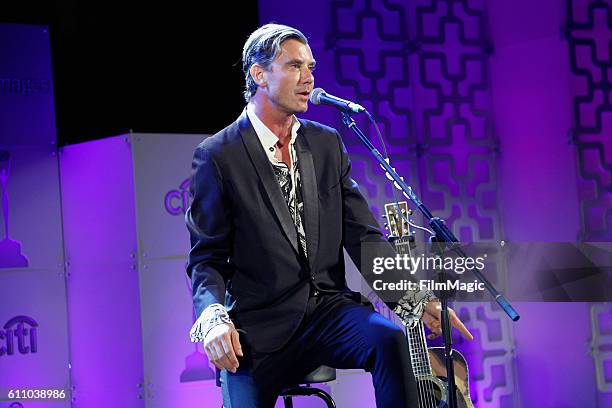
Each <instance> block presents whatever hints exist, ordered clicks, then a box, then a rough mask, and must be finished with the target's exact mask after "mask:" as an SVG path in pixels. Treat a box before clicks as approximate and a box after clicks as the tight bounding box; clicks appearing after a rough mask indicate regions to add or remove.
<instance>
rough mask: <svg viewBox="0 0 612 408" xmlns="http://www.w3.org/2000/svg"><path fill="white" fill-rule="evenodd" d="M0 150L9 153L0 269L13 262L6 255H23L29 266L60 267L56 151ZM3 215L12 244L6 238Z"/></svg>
mask: <svg viewBox="0 0 612 408" xmlns="http://www.w3.org/2000/svg"><path fill="white" fill-rule="evenodd" d="M2 149H3V150H6V151H8V152H9V154H10V165H9V166H10V168H9V177H8V181H7V187H6V192H7V193H8V194H7V197H8V214H4V212H3V210H2V207H0V239H1V240H2V241H0V268H4V269H6V268H8V267H10V266H14V265H15V263H14V262H9V261H8V260H7V257H8V259H10V260H14V259H15V258H16V257H19V258H20V259H22V260H23V258H21V257H25V259H27V264H28V267H29V268H33V269H49V268H51V269H55V268H60V267H62V266H63V247H62V226H61V222H62V219H61V210H60V194H59V171H58V164H57V156H56V153H55V151H54V150H53V149H52V147H51V146H49V147H45V148H37V149H35V148H7V147H4V148H2ZM1 194H2V188H1V187H0V195H1ZM0 201H1V200H0ZM5 217H6V218H7V219H8V239H9V240H10V241H13V242H12V243H8V242H7V241H6V238H7V237H6V233H5V222H4V219H5ZM20 255H21V256H20ZM0 270H1V269H0Z"/></svg>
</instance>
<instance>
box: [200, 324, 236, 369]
mask: <svg viewBox="0 0 612 408" xmlns="http://www.w3.org/2000/svg"><path fill="white" fill-rule="evenodd" d="M204 350H206V355H207V356H208V361H210V362H212V363H213V364H214V365H215V367H217V368H218V369H220V370H223V369H226V370H228V371H231V372H232V373H235V372H236V369H237V368H238V358H236V356H237V355H238V356H240V357H242V356H243V354H242V346H241V345H240V340H239V339H238V331H236V328H235V327H234V325H233V324H227V323H221V324H218V325H216V326H215V327H213V328H212V329H210V331H209V332H208V334H206V337H205V338H204Z"/></svg>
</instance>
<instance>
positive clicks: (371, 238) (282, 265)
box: [186, 24, 471, 408]
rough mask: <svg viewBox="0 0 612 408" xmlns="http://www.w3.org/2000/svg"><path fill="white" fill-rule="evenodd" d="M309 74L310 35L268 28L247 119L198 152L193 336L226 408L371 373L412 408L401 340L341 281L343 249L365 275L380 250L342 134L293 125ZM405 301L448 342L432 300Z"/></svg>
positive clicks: (254, 53) (255, 63)
mask: <svg viewBox="0 0 612 408" xmlns="http://www.w3.org/2000/svg"><path fill="white" fill-rule="evenodd" d="M314 68H315V60H314V58H313V56H312V52H311V50H310V47H309V46H308V41H307V40H306V38H305V37H304V35H303V34H302V33H301V32H299V31H298V30H296V29H294V28H291V27H287V26H283V25H277V24H267V25H265V26H263V27H260V28H259V29H258V30H256V31H255V32H253V34H251V36H250V37H249V39H248V40H247V42H246V43H245V46H244V50H243V69H244V73H245V77H246V91H245V97H246V100H247V107H246V109H245V110H244V112H243V113H242V115H241V116H240V117H239V118H238V120H236V122H234V123H233V124H231V125H230V126H228V127H227V128H225V129H223V130H222V131H221V132H219V133H217V134H216V135H214V136H212V137H210V138H208V139H206V140H204V141H203V142H202V143H201V144H200V145H199V146H198V147H197V149H196V151H195V154H194V160H193V167H192V180H191V192H192V194H193V202H192V205H191V208H190V209H189V210H188V211H187V214H186V222H187V226H188V228H189V231H190V233H191V242H192V249H191V251H190V254H189V264H188V267H187V272H188V274H189V275H190V277H191V279H192V282H193V301H194V305H195V308H196V313H197V315H198V316H199V318H198V320H197V321H196V323H195V324H194V326H193V328H192V331H191V337H192V340H193V341H203V342H204V348H205V350H206V353H207V355H208V358H209V359H210V361H212V362H213V363H214V364H215V366H217V367H218V368H219V369H221V370H222V371H221V382H222V389H223V404H224V407H225V408H235V407H239V408H246V407H272V406H273V405H274V401H275V400H276V397H277V395H278V393H279V391H280V389H281V388H282V387H283V386H284V385H288V384H290V383H291V382H294V381H297V380H299V378H301V377H303V376H304V375H305V374H307V373H308V372H310V371H312V370H313V369H315V368H317V367H318V366H320V365H328V366H332V367H337V368H364V369H366V370H368V371H370V372H371V373H372V377H373V382H374V388H375V392H376V401H377V405H378V406H379V407H385V408H389V407H408V406H416V386H415V380H414V376H413V374H412V369H411V365H410V356H409V352H408V347H407V344H406V339H405V337H404V335H403V331H402V330H401V329H400V328H398V327H397V326H396V325H394V324H393V323H391V322H389V321H388V320H386V319H384V318H383V317H382V316H381V315H379V314H377V313H375V312H374V311H372V309H371V308H368V307H366V306H363V305H361V304H360V303H359V294H356V293H354V292H351V291H349V289H348V288H347V286H346V281H345V276H344V259H343V250H342V249H343V248H345V249H346V251H347V252H348V254H349V255H350V256H351V258H352V259H353V261H354V262H355V264H356V265H357V266H358V267H360V257H361V245H362V243H364V242H378V243H380V242H385V240H384V237H383V236H382V234H381V233H380V231H379V229H378V227H377V223H376V221H375V220H374V217H373V216H372V214H371V212H370V210H369V208H368V205H367V202H366V200H365V199H364V198H363V196H362V195H361V194H360V192H359V190H358V188H357V184H356V183H355V182H354V181H353V180H352V179H351V174H350V173H351V166H350V162H349V158H348V155H347V152H346V150H345V148H344V145H343V144H342V141H341V138H340V135H339V134H338V132H337V131H336V130H334V129H332V128H329V127H327V126H324V125H321V124H319V123H316V122H312V121H307V120H301V119H297V118H296V117H295V116H294V114H296V113H301V112H306V110H307V109H308V98H309V94H310V92H311V91H312V89H313V87H314V76H313V71H314ZM385 245H386V247H387V248H388V249H389V251H391V246H390V245H388V244H385ZM362 273H367V271H362ZM408 295H409V296H407V297H406V299H410V300H411V301H410V302H408V307H409V309H410V310H408V312H407V314H405V315H404V317H406V316H407V315H410V316H412V317H415V318H419V317H420V316H421V314H422V313H423V309H424V310H425V311H426V315H427V316H430V319H429V320H427V321H430V323H431V327H432V329H433V330H435V331H436V332H439V330H440V325H439V321H438V320H437V319H438V318H439V310H438V309H439V308H438V307H437V302H435V301H432V302H428V301H429V300H431V298H432V295H431V293H429V292H425V291H423V292H415V293H409V294H408ZM452 321H453V324H454V325H455V326H457V327H459V328H460V330H462V332H463V333H465V335H466V336H468V337H471V335H470V334H469V332H468V331H467V329H465V327H464V326H463V325H462V324H461V322H460V321H459V320H458V319H457V317H456V316H455V315H454V314H453V315H452Z"/></svg>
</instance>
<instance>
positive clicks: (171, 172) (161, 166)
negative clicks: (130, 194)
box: [131, 133, 206, 258]
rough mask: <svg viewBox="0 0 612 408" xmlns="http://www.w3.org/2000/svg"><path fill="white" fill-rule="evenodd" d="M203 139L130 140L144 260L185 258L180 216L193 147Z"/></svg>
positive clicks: (185, 238)
mask: <svg viewBox="0 0 612 408" xmlns="http://www.w3.org/2000/svg"><path fill="white" fill-rule="evenodd" d="M205 137H206V135H171V134H141V133H135V134H133V135H132V136H131V140H132V149H133V155H134V184H135V191H136V215H137V225H138V226H137V230H138V240H139V250H140V254H141V255H143V256H144V257H145V258H160V257H167V256H177V255H186V254H187V252H188V251H189V234H188V232H187V228H186V227H185V220H184V214H185V209H186V207H187V206H188V205H189V192H188V182H189V180H188V179H189V177H190V175H191V161H192V159H193V152H194V150H195V148H196V146H197V145H198V144H199V143H200V142H201V141H202V140H204V138H205Z"/></svg>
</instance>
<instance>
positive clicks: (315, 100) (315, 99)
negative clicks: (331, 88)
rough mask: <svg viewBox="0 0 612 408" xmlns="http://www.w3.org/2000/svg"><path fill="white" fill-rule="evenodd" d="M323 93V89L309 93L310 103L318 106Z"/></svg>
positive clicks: (316, 89)
mask: <svg viewBox="0 0 612 408" xmlns="http://www.w3.org/2000/svg"><path fill="white" fill-rule="evenodd" d="M323 93H325V91H324V90H323V88H315V89H313V90H312V92H311V93H310V103H312V104H313V105H318V104H319V103H321V100H320V97H321V94H323Z"/></svg>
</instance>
